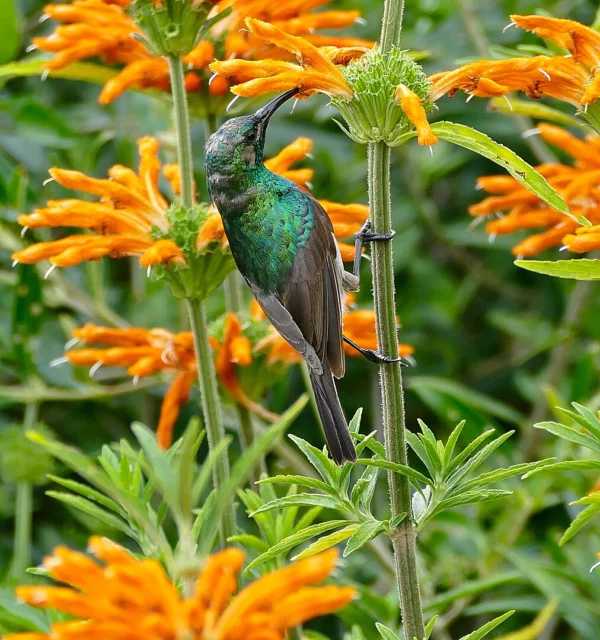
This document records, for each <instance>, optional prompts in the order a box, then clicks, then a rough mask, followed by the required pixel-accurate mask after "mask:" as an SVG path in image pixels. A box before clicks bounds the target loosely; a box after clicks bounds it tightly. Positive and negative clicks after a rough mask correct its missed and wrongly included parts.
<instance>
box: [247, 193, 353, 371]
mask: <svg viewBox="0 0 600 640" xmlns="http://www.w3.org/2000/svg"><path fill="white" fill-rule="evenodd" d="M301 204H302V206H305V207H307V209H308V208H309V207H310V208H311V209H312V211H310V213H311V214H313V215H314V220H315V226H314V228H313V229H312V231H311V234H310V236H309V238H308V241H307V243H306V244H305V245H304V246H302V247H300V248H299V249H298V252H297V253H296V256H295V259H294V264H293V268H292V272H291V274H290V277H289V278H288V280H287V282H286V284H285V286H284V287H282V288H281V290H280V291H279V292H278V293H277V294H268V295H265V294H264V293H261V292H260V291H257V290H256V288H255V287H252V288H253V290H254V295H255V297H256V299H257V301H258V303H259V304H260V305H261V307H262V308H263V310H264V312H265V313H266V314H267V316H268V317H269V319H270V320H271V322H272V323H273V325H274V326H275V328H276V329H277V331H279V333H280V334H281V335H282V336H283V337H284V338H285V339H286V340H287V341H288V343H289V344H290V345H291V346H292V347H294V349H296V350H297V351H299V352H300V353H301V354H302V356H303V357H304V358H305V359H306V361H307V363H308V365H309V367H310V368H311V369H312V370H313V371H314V372H315V373H319V374H320V369H321V363H322V362H323V361H324V360H325V359H327V360H328V361H329V364H330V366H331V370H332V372H333V374H334V375H335V376H336V377H341V376H343V375H344V352H343V344H342V273H343V264H342V262H341V258H340V257H339V250H338V248H337V244H336V242H335V238H334V236H333V229H332V226H331V221H330V220H329V217H328V216H327V214H326V213H325V211H324V209H323V208H322V207H321V205H319V203H318V202H317V201H316V200H314V199H313V198H312V197H310V196H309V195H306V197H305V198H302V202H301Z"/></svg>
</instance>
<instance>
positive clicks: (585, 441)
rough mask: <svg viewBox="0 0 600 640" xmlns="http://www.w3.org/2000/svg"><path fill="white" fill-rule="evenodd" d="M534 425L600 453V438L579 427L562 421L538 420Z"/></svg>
mask: <svg viewBox="0 0 600 640" xmlns="http://www.w3.org/2000/svg"><path fill="white" fill-rule="evenodd" d="M534 427H535V428H536V429H544V431H549V432H550V433H552V434H554V435H555V436H559V437H560V438H563V440H568V441H569V442H574V443H575V444H580V445H581V446H582V447H587V448H588V449H591V450H592V451H596V452H597V453H600V440H598V439H597V438H594V437H592V436H590V435H588V434H587V433H582V431H581V430H579V429H575V428H573V427H569V426H567V425H565V424H560V422H538V423H537V424H535V425H534Z"/></svg>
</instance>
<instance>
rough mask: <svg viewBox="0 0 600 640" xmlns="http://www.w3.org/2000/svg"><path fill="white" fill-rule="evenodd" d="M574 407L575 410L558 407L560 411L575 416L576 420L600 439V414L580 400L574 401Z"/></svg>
mask: <svg viewBox="0 0 600 640" xmlns="http://www.w3.org/2000/svg"><path fill="white" fill-rule="evenodd" d="M573 408H574V409H575V411H569V409H562V408H560V407H558V411H560V412H561V413H564V414H565V415H567V416H569V417H570V418H573V420H575V422H578V423H579V424H580V425H581V426H582V427H583V428H584V429H587V430H588V431H589V432H590V433H591V434H592V435H594V436H596V438H598V439H599V440H600V416H599V415H598V414H597V413H594V412H593V411H592V410H591V409H588V408H587V407H584V406H583V405H582V404H579V403H578V402H573Z"/></svg>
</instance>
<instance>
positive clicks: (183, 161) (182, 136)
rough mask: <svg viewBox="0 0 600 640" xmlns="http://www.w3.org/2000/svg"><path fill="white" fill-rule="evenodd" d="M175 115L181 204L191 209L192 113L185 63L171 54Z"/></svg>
mask: <svg viewBox="0 0 600 640" xmlns="http://www.w3.org/2000/svg"><path fill="white" fill-rule="evenodd" d="M169 70H170V72H171V92H172V94H173V115H174V116H175V133H176V135H177V160H178V162H179V170H180V171H181V204H182V205H183V206H184V207H185V208H186V209H189V208H190V207H191V206H192V205H193V204H194V173H193V162H192V139H191V136H190V115H189V112H188V104H187V94H186V91H185V82H184V77H183V63H182V61H181V58H179V57H178V56H173V55H171V56H169Z"/></svg>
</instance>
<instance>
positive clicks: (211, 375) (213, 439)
mask: <svg viewBox="0 0 600 640" xmlns="http://www.w3.org/2000/svg"><path fill="white" fill-rule="evenodd" d="M169 69H170V72H171V92H172V94H173V115H174V117H175V133H176V135H177V158H178V160H179V170H180V171H181V204H182V205H183V206H184V207H185V208H186V209H189V208H190V207H192V206H193V204H194V172H193V163H192V141H191V136H190V116H189V112H188V105H187V94H186V90H185V83H184V77H183V64H182V61H181V58H179V57H177V56H169ZM186 305H187V309H188V313H189V316H190V325H191V329H192V333H193V335H194V348H195V350H196V362H197V365H198V382H199V384H200V395H201V396H202V410H203V413H204V422H205V425H206V435H207V438H208V445H209V447H210V449H211V451H214V449H215V447H217V446H218V445H219V444H220V443H221V442H223V440H224V438H225V429H224V427H223V416H222V414H221V404H220V402H219V392H218V388H217V378H216V375H215V366H214V363H213V359H212V351H211V348H210V344H209V342H208V328H207V323H206V310H205V308H204V303H203V302H202V300H193V299H189V298H188V299H186ZM228 478H229V458H228V457H227V453H226V452H225V453H224V454H223V455H221V456H219V458H218V459H217V460H216V462H215V469H214V483H215V489H219V488H220V487H222V486H223V485H224V484H225V482H226V481H227V479H228ZM234 534H235V517H234V513H233V507H228V508H227V510H226V511H225V512H224V513H223V514H221V543H222V544H225V542H226V541H227V538H229V537H231V536H233V535H234Z"/></svg>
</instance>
